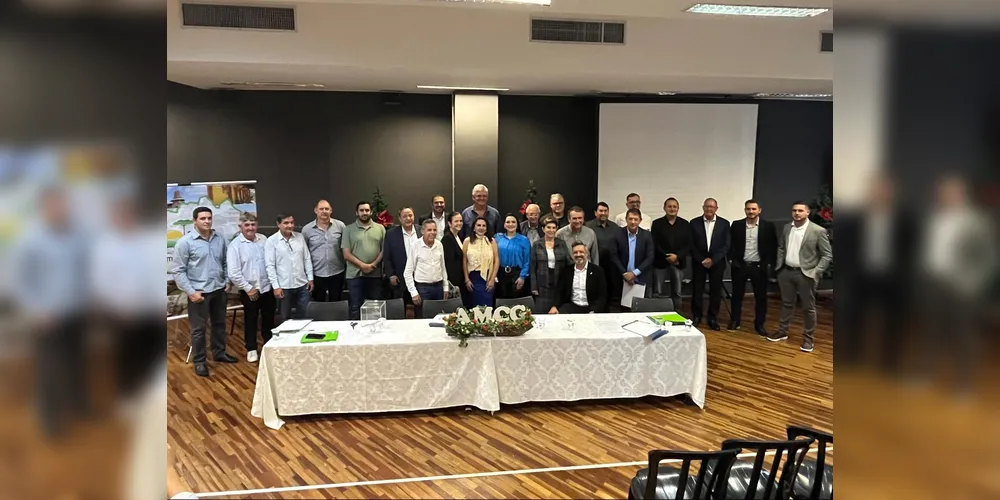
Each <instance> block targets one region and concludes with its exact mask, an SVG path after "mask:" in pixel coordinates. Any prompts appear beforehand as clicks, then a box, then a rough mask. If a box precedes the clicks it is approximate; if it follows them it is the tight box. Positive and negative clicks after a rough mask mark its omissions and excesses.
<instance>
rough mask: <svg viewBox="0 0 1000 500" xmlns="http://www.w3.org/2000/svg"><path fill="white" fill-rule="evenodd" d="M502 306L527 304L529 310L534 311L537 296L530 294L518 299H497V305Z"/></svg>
mask: <svg viewBox="0 0 1000 500" xmlns="http://www.w3.org/2000/svg"><path fill="white" fill-rule="evenodd" d="M500 306H507V307H514V306H525V307H527V308H528V310H529V311H533V310H534V309H535V298H534V297H531V296H528V297H519V298H516V299H497V307H500Z"/></svg>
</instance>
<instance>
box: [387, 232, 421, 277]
mask: <svg viewBox="0 0 1000 500" xmlns="http://www.w3.org/2000/svg"><path fill="white" fill-rule="evenodd" d="M413 230H414V231H416V230H417V228H416V226H414V228H413ZM382 262H385V277H386V278H388V277H390V276H395V277H397V278H399V280H400V281H402V280H403V270H404V269H406V244H405V243H403V226H395V227H393V228H392V229H390V230H388V231H386V233H385V241H384V242H382Z"/></svg>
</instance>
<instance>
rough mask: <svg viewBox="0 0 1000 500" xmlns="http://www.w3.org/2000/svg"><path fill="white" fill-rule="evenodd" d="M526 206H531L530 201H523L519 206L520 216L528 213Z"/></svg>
mask: <svg viewBox="0 0 1000 500" xmlns="http://www.w3.org/2000/svg"><path fill="white" fill-rule="evenodd" d="M528 205H531V200H524V203H522V204H521V215H524V214H525V213H526V212H527V211H528Z"/></svg>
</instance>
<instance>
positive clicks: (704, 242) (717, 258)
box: [691, 198, 730, 330]
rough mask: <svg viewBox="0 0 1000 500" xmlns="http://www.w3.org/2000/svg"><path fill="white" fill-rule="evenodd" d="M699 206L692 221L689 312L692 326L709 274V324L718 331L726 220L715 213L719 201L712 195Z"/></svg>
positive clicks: (726, 251)
mask: <svg viewBox="0 0 1000 500" xmlns="http://www.w3.org/2000/svg"><path fill="white" fill-rule="evenodd" d="M701 208H702V211H703V214H702V216H701V217H698V218H697V219H694V220H692V221H691V292H692V293H691V315H692V316H694V318H693V321H694V324H695V325H698V324H699V323H701V318H702V312H703V309H702V308H703V306H704V303H703V301H704V294H705V278H706V277H708V327H709V328H711V329H713V330H721V328H719V306H720V305H721V304H722V275H723V273H724V272H725V271H726V256H727V255H729V241H730V240H729V238H730V234H729V221H727V220H726V219H723V218H722V217H719V216H718V215H716V213H715V212H716V211H717V210H718V209H719V203H718V202H717V201H715V198H708V199H706V200H705V202H704V203H703V204H702V207H701Z"/></svg>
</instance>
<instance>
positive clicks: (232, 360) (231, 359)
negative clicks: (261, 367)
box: [215, 353, 238, 363]
mask: <svg viewBox="0 0 1000 500" xmlns="http://www.w3.org/2000/svg"><path fill="white" fill-rule="evenodd" d="M215 361H216V362H218V363H235V362H237V361H238V360H237V359H236V358H234V357H233V356H230V355H229V353H223V354H222V357H216V358H215Z"/></svg>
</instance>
